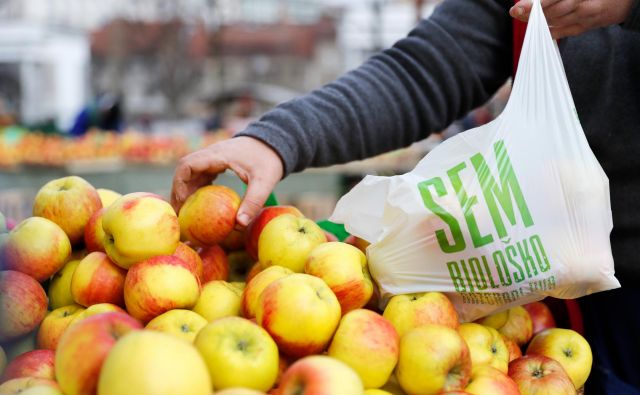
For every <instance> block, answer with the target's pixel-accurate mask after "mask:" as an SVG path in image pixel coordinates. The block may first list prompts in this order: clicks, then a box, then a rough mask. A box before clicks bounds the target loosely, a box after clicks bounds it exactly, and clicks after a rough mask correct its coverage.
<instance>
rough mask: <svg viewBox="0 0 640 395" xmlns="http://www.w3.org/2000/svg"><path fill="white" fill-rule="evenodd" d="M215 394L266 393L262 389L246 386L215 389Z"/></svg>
mask: <svg viewBox="0 0 640 395" xmlns="http://www.w3.org/2000/svg"><path fill="white" fill-rule="evenodd" d="M216 395H266V394H265V393H264V392H262V391H256V390H250V389H248V388H227V389H226V390H222V391H216Z"/></svg>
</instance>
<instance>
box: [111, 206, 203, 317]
mask: <svg viewBox="0 0 640 395" xmlns="http://www.w3.org/2000/svg"><path fill="white" fill-rule="evenodd" d="M114 204H116V203H114ZM112 207H113V206H112ZM199 296H200V283H199V282H198V278H197V277H196V276H195V275H194V274H193V273H192V272H191V271H190V270H189V267H188V266H187V264H186V263H184V262H183V261H182V259H179V258H176V257H175V256H171V255H160V256H156V257H153V258H151V259H147V260H145V261H142V262H140V263H138V264H135V265H133V266H132V267H131V269H129V271H128V272H127V277H126V279H125V281H124V301H125V304H126V306H127V311H128V312H129V314H131V315H132V316H133V317H135V318H137V319H139V320H140V321H142V322H143V323H147V322H149V321H151V320H152V319H153V318H155V317H157V316H159V315H160V314H162V313H164V312H165V311H169V310H172V309H191V308H192V307H193V306H194V305H195V304H196V302H197V301H198V297H199Z"/></svg>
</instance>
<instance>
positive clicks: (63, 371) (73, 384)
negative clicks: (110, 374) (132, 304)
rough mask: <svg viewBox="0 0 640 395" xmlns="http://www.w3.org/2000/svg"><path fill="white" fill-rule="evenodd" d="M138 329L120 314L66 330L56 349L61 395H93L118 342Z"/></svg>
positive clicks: (139, 327) (103, 315) (107, 315)
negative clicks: (105, 363)
mask: <svg viewBox="0 0 640 395" xmlns="http://www.w3.org/2000/svg"><path fill="white" fill-rule="evenodd" d="M137 329H142V325H141V324H140V322H138V321H137V320H136V319H134V318H132V317H130V316H128V315H126V314H123V313H104V314H98V315H95V316H92V317H89V318H86V319H84V320H82V321H80V322H78V323H77V324H75V325H73V326H71V327H69V328H68V329H67V331H66V332H65V333H64V335H62V338H61V339H60V343H59V344H58V348H57V349H56V358H55V370H56V379H57V380H58V383H59V384H60V387H62V390H63V391H64V393H65V394H68V395H94V394H95V393H96V389H97V386H98V378H99V376H100V369H101V368H102V364H103V363H104V360H105V359H106V358H107V355H108V354H109V351H111V348H112V347H113V346H114V345H115V344H116V342H117V341H118V339H119V338H120V337H122V336H124V335H125V334H126V333H128V332H129V331H132V330H137Z"/></svg>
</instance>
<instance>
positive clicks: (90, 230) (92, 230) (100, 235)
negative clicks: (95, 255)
mask: <svg viewBox="0 0 640 395" xmlns="http://www.w3.org/2000/svg"><path fill="white" fill-rule="evenodd" d="M106 210H107V209H106V207H103V208H101V209H100V210H97V211H96V212H95V213H93V215H92V216H91V218H89V222H87V226H86V227H85V228H84V245H85V246H86V247H87V250H88V251H89V252H93V251H100V252H106V251H105V249H104V240H105V233H104V229H103V228H102V217H103V216H104V212H105V211H106Z"/></svg>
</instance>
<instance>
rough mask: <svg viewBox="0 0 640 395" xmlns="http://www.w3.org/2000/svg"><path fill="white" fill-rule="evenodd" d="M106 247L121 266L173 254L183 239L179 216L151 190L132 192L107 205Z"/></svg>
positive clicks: (105, 218)
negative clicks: (148, 191)
mask: <svg viewBox="0 0 640 395" xmlns="http://www.w3.org/2000/svg"><path fill="white" fill-rule="evenodd" d="M102 228H103V229H104V233H105V238H104V248H105V250H106V252H107V255H109V258H111V260H112V261H113V262H114V263H115V264H117V265H118V266H120V267H122V268H124V269H129V267H131V265H133V264H134V263H137V262H141V261H144V260H145V259H149V258H152V257H155V256H158V255H171V254H173V253H174V252H175V250H176V248H177V247H178V242H179V241H180V227H179V225H178V217H177V216H176V213H175V211H173V208H172V207H171V205H170V204H169V203H167V202H166V201H164V200H163V199H162V198H161V197H160V196H158V195H155V194H152V193H130V194H128V195H124V196H122V197H121V198H119V199H118V200H116V201H115V202H113V203H112V204H111V206H109V207H107V210H106V211H105V213H104V215H103V217H102Z"/></svg>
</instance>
